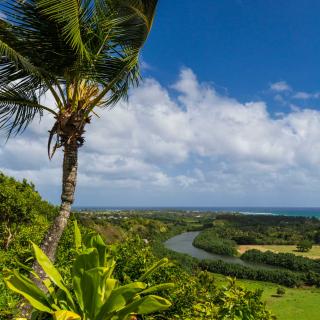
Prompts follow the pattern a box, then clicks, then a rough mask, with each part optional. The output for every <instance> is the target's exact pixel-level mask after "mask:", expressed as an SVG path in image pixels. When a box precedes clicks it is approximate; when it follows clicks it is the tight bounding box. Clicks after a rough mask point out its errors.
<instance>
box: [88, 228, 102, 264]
mask: <svg viewBox="0 0 320 320" xmlns="http://www.w3.org/2000/svg"><path fill="white" fill-rule="evenodd" d="M84 242H85V246H86V247H87V248H96V249H97V251H98V253H99V264H100V265H99V266H100V267H104V266H105V263H106V258H107V246H106V244H105V242H104V241H103V239H102V237H101V236H100V235H99V234H96V233H94V234H93V233H92V234H90V235H88V236H87V237H86V238H85V240H84Z"/></svg>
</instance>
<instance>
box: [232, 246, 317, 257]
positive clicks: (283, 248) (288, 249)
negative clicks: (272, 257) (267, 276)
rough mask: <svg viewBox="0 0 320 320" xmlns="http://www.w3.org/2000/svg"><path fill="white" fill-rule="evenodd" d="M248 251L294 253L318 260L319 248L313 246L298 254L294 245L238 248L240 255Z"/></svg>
mask: <svg viewBox="0 0 320 320" xmlns="http://www.w3.org/2000/svg"><path fill="white" fill-rule="evenodd" d="M250 249H257V250H260V251H267V250H270V251H273V252H277V253H279V252H281V253H294V254H296V255H299V256H304V257H307V258H311V259H320V246H319V245H316V246H313V247H312V249H311V250H310V251H308V252H298V251H297V247H296V246H295V245H241V246H239V247H238V251H239V252H240V253H244V252H245V251H247V250H250Z"/></svg>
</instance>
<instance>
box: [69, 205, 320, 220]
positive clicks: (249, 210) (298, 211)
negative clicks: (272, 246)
mask: <svg viewBox="0 0 320 320" xmlns="http://www.w3.org/2000/svg"><path fill="white" fill-rule="evenodd" d="M73 210H79V211H85V210H90V211H116V210H126V211H130V210H142V211H148V210H157V211H167V210H174V211H187V212H199V213H201V212H226V213H230V212H232V213H242V214H257V215H259V214H261V215H284V216H292V217H316V218H320V207H175V206H172V207H171V206H163V207H157V206H155V207H152V206H151V207H148V206H145V207H144V206H141V207H139V206H75V207H73Z"/></svg>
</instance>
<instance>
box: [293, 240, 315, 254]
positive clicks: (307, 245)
mask: <svg viewBox="0 0 320 320" xmlns="http://www.w3.org/2000/svg"><path fill="white" fill-rule="evenodd" d="M312 245H313V243H312V241H310V240H302V241H300V242H299V243H298V244H297V250H298V251H300V252H308V251H310V250H311V249H312Z"/></svg>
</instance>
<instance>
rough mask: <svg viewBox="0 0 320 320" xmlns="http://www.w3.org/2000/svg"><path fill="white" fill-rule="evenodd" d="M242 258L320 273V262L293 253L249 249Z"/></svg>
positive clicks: (295, 269) (294, 269)
mask: <svg viewBox="0 0 320 320" xmlns="http://www.w3.org/2000/svg"><path fill="white" fill-rule="evenodd" d="M241 259H242V260H245V261H250V262H254V263H263V264H268V265H272V266H277V267H281V268H286V269H289V270H293V271H301V272H308V271H314V272H318V273H320V262H319V261H316V260H312V259H308V258H305V257H300V256H296V255H295V254H293V253H274V252H272V251H266V252H261V251H259V250H256V249H253V250H248V251H246V252H245V253H244V254H242V256H241Z"/></svg>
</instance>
